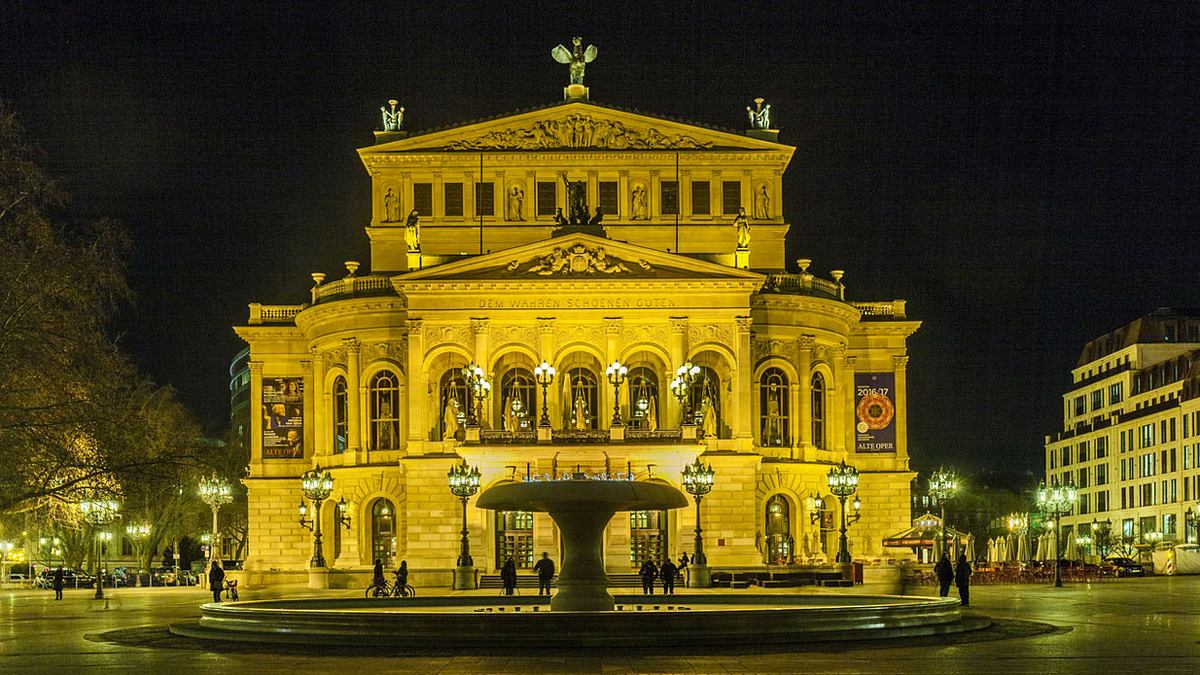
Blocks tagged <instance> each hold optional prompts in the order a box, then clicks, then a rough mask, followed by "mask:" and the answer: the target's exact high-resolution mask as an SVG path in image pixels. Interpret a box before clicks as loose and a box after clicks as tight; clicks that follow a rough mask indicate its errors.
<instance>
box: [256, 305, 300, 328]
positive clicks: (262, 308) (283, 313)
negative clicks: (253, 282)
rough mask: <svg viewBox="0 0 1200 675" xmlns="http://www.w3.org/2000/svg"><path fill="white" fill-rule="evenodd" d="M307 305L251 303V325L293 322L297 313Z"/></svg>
mask: <svg viewBox="0 0 1200 675" xmlns="http://www.w3.org/2000/svg"><path fill="white" fill-rule="evenodd" d="M305 307H307V305H264V304H261V303H257V302H252V303H250V321H249V323H250V325H252V326H254V325H259V324H264V323H292V322H293V321H295V320H296V315H297V314H299V313H300V311H301V310H303V309H304V308H305Z"/></svg>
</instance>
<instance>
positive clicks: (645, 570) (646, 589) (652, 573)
mask: <svg viewBox="0 0 1200 675" xmlns="http://www.w3.org/2000/svg"><path fill="white" fill-rule="evenodd" d="M638 574H640V575H641V576H642V593H643V594H645V595H654V577H656V576H658V567H657V566H656V565H655V564H654V561H652V560H650V559H647V560H646V562H644V563H642V568H641V569H640V570H638Z"/></svg>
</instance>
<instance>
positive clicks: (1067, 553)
mask: <svg viewBox="0 0 1200 675" xmlns="http://www.w3.org/2000/svg"><path fill="white" fill-rule="evenodd" d="M1063 559H1064V560H1079V543H1078V542H1077V541H1076V540H1075V537H1067V545H1066V547H1065V548H1064V549H1063Z"/></svg>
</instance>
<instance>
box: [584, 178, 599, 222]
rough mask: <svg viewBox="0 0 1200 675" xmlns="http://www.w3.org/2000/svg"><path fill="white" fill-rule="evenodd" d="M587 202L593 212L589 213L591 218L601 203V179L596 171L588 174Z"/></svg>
mask: <svg viewBox="0 0 1200 675" xmlns="http://www.w3.org/2000/svg"><path fill="white" fill-rule="evenodd" d="M587 200H588V208H589V209H591V212H589V213H588V217H589V218H590V217H591V215H592V213H594V212H595V210H596V206H597V205H598V204H599V203H600V179H599V178H598V177H597V174H596V172H595V171H588V172H587Z"/></svg>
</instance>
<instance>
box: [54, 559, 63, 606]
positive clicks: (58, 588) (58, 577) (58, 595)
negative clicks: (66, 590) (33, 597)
mask: <svg viewBox="0 0 1200 675" xmlns="http://www.w3.org/2000/svg"><path fill="white" fill-rule="evenodd" d="M62 591H63V569H62V565H59V566H58V569H56V570H54V599H55V600H62Z"/></svg>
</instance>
